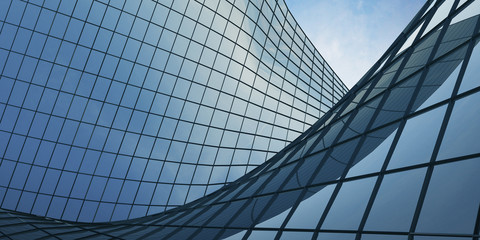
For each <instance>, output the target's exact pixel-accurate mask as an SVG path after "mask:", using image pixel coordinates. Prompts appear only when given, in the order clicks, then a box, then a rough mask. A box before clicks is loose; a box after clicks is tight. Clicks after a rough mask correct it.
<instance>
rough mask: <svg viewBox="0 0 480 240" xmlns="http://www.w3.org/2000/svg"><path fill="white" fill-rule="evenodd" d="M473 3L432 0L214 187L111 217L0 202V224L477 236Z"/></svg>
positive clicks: (143, 233) (213, 232) (478, 53)
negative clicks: (333, 98)
mask: <svg viewBox="0 0 480 240" xmlns="http://www.w3.org/2000/svg"><path fill="white" fill-rule="evenodd" d="M479 6H480V0H470V1H463V0H462V1H459V0H445V1H429V2H427V3H426V5H425V6H424V7H423V8H422V10H421V11H420V12H419V13H418V14H417V15H416V17H415V18H414V19H413V20H412V22H411V23H410V24H409V26H408V27H407V28H406V29H405V31H404V34H402V35H401V36H400V37H398V38H397V40H396V41H395V42H394V43H393V44H392V46H391V47H390V48H389V49H388V50H387V52H386V53H385V54H384V55H383V56H382V58H381V59H380V60H379V61H378V62H377V63H376V64H375V65H374V67H372V68H371V69H370V71H369V72H367V74H366V75H365V76H364V77H363V78H362V79H361V80H360V82H359V83H358V84H357V85H356V86H355V87H354V88H353V89H352V90H350V92H349V93H347V95H346V96H345V98H344V99H343V100H341V101H340V102H339V103H338V104H336V105H335V106H334V107H333V109H332V110H331V111H329V112H328V113H326V114H325V116H324V117H322V118H321V119H320V120H319V121H317V122H316V123H315V124H313V125H312V127H311V128H309V129H308V130H307V131H306V132H305V133H303V134H302V135H301V136H300V137H299V138H298V139H297V140H295V141H293V142H292V143H291V144H289V145H288V146H287V147H285V148H284V149H282V150H281V151H280V152H279V153H278V154H276V155H275V156H274V157H273V158H271V159H270V160H269V161H267V162H266V163H264V164H262V165H261V166H259V167H258V168H256V169H254V170H253V171H251V172H249V173H248V174H246V175H245V176H243V177H241V178H240V179H238V180H237V181H235V182H233V183H231V184H229V185H227V186H225V187H223V188H222V189H220V190H218V191H216V192H214V193H212V194H211V195H208V196H206V197H203V198H201V199H199V200H196V201H194V202H192V203H188V204H186V205H184V206H182V207H179V208H176V209H172V210H170V211H166V212H164V213H161V214H156V215H152V216H148V217H144V218H139V219H135V220H128V221H120V222H111V223H106V224H80V223H76V224H72V223H67V222H61V221H53V220H49V219H45V218H40V217H35V216H32V215H24V214H21V213H17V212H13V211H7V210H3V211H2V212H1V213H0V219H1V220H2V223H4V225H3V226H2V227H0V231H1V232H2V233H4V234H6V235H8V236H9V237H11V238H15V237H17V236H18V238H20V237H23V236H36V235H34V234H38V236H41V237H42V236H52V235H54V236H55V237H59V238H68V237H76V236H78V237H99V238H100V237H103V238H112V237H118V238H121V239H136V238H146V239H148V238H151V239H162V238H165V239H206V238H207V239H329V240H336V239H342V240H345V239H370V240H372V239H403V240H407V239H410V240H411V239H415V240H430V239H452V240H453V239H455V240H458V239H462V240H467V239H478V238H479V237H480V234H479V230H480V225H479V219H480V208H479V206H480V191H479V190H478V182H479V181H480V175H479V174H478V171H479V170H480V147H479V145H478V138H479V136H480V122H479V121H478V119H479V118H480V106H479V104H478V102H479V101H480V84H479V83H480V82H479V76H480V75H479V74H478V71H479V70H478V69H480V66H479V60H480V50H479V49H480V45H479V44H478V42H479V41H480V8H479ZM418 27H420V30H418V31H417V30H416V29H417V28H418ZM412 34H413V35H415V36H414V37H413V40H409V39H410V37H411V36H412ZM406 42H409V43H408V44H407V45H409V46H407V47H403V46H404V44H405V43H406ZM397 52H398V53H397ZM382 63H384V64H383V66H382V67H380V68H379V67H378V66H380V65H381V64H382Z"/></svg>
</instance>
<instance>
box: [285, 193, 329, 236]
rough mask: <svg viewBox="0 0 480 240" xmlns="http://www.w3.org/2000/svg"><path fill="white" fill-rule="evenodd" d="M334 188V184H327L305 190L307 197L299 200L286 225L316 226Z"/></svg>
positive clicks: (311, 227)
mask: <svg viewBox="0 0 480 240" xmlns="http://www.w3.org/2000/svg"><path fill="white" fill-rule="evenodd" d="M334 188H335V185H329V186H327V187H320V188H311V189H309V190H307V196H309V197H308V198H306V199H305V200H303V201H302V202H300V204H299V205H298V207H297V208H296V209H295V212H294V213H293V215H292V217H291V218H290V221H289V222H288V224H287V226H286V227H287V228H308V229H314V228H316V227H317V224H318V220H320V217H321V216H322V213H323V211H324V209H325V206H326V205H327V203H328V201H329V200H330V196H331V194H332V192H333V189H334ZM313 209H315V211H314V210H313Z"/></svg>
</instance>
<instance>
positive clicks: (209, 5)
mask: <svg viewBox="0 0 480 240" xmlns="http://www.w3.org/2000/svg"><path fill="white" fill-rule="evenodd" d="M0 74H1V79H0V158H1V165H0V176H2V177H0V206H1V208H3V209H9V210H15V211H19V212H25V213H31V214H35V215H41V216H47V217H52V218H57V219H64V220H70V221H81V222H92V221H96V222H99V221H100V222H104V221H114V220H123V219H128V218H136V217H141V216H145V215H149V214H153V213H158V212H162V211H164V210H165V209H170V208H172V207H175V206H181V205H183V204H185V203H186V202H190V201H192V200H195V199H197V198H199V197H202V196H204V195H205V194H208V193H211V192H213V191H215V190H217V189H219V188H221V187H222V186H224V185H225V184H226V183H228V182H232V181H233V180H236V179H237V178H239V177H241V176H243V175H244V174H245V173H246V172H249V171H251V170H252V169H254V168H255V167H257V166H259V165H261V164H262V163H264V162H265V161H266V160H267V159H269V158H271V157H272V156H273V155H274V154H275V153H277V152H278V151H279V150H281V149H282V148H284V147H285V146H286V145H287V144H288V143H289V142H291V141H292V140H294V139H295V138H297V137H298V136H299V135H300V134H301V133H302V132H304V131H305V130H306V129H308V128H309V127H310V126H311V125H312V124H313V123H314V122H316V121H317V120H318V119H319V118H320V117H321V116H323V114H324V113H325V112H326V111H328V110H329V109H330V108H331V107H332V106H333V104H334V103H336V102H338V100H340V98H341V97H342V96H343V95H344V94H345V93H346V90H347V88H346V87H345V85H344V84H343V83H342V82H341V81H340V80H339V79H338V77H337V75H336V74H335V73H334V72H333V71H332V69H331V68H330V67H329V66H328V64H327V63H325V61H324V60H323V58H322V57H321V56H320V54H319V53H318V51H316V50H315V48H314V47H313V45H312V44H311V42H310V41H309V40H308V39H307V38H306V36H305V34H304V33H303V32H302V30H301V29H300V28H299V26H298V24H297V23H296V22H295V20H294V19H293V17H292V15H291V14H290V12H289V11H288V9H287V7H286V5H285V3H284V2H283V1H279V2H277V1H246V0H236V1H233V0H231V1H226V0H222V1H218V0H213V1H212V0H207V1H196V0H190V1H188V0H184V1H183V0H182V1H172V0H170V1H168V0H162V1H152V0H142V1H139V0H110V1H109V0H81V1H72V0H70V1H65V0H62V1H60V0H28V1H26V0H9V1H1V2H0Z"/></svg>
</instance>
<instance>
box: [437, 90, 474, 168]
mask: <svg viewBox="0 0 480 240" xmlns="http://www.w3.org/2000/svg"><path fill="white" fill-rule="evenodd" d="M479 102H480V93H476V94H474V95H471V96H468V97H466V98H462V99H460V100H457V101H456V102H455V105H454V107H453V111H452V115H451V116H450V120H449V121H448V125H447V129H446V130H445V136H444V137H443V141H442V146H441V147H440V150H439V152H438V159H440V160H441V159H447V158H453V157H458V156H464V155H468V154H473V153H478V152H479V151H480V142H479V141H478V139H479V137H480V121H479V119H480V107H479V105H478V103H479Z"/></svg>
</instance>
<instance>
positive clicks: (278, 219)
mask: <svg viewBox="0 0 480 240" xmlns="http://www.w3.org/2000/svg"><path fill="white" fill-rule="evenodd" d="M290 209H292V208H289V209H287V210H285V211H283V212H282V213H280V214H278V215H277V216H275V217H273V218H270V219H268V220H266V221H264V222H262V223H260V224H258V225H256V226H255V227H259V228H280V226H281V225H282V223H283V221H284V220H285V218H286V217H287V215H288V213H289V212H290Z"/></svg>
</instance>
